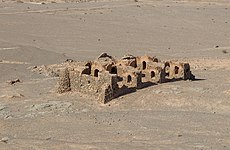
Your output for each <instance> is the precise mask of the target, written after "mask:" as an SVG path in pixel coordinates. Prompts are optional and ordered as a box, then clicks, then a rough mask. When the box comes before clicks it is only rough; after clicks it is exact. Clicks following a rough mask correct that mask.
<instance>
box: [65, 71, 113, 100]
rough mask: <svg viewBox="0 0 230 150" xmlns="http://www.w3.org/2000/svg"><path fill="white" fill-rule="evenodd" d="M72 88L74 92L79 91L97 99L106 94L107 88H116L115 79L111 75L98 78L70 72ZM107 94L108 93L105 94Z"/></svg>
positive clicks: (101, 75)
mask: <svg viewBox="0 0 230 150" xmlns="http://www.w3.org/2000/svg"><path fill="white" fill-rule="evenodd" d="M69 75H70V77H69V78H70V87H71V90H73V91H79V92H82V93H85V94H88V95H91V96H93V97H95V98H98V97H99V96H101V93H105V91H104V90H106V89H105V88H104V87H105V86H110V87H111V88H113V87H114V85H113V84H115V83H113V78H112V76H111V75H109V74H106V73H105V74H104V73H103V74H100V73H99V76H98V77H94V76H91V75H85V74H80V73H78V72H74V71H70V73H69ZM110 92H111V91H110ZM105 94H106V93H105Z"/></svg>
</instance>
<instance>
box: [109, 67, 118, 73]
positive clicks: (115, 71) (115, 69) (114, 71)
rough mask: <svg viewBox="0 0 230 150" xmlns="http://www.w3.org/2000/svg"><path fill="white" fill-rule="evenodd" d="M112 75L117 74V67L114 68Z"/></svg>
mask: <svg viewBox="0 0 230 150" xmlns="http://www.w3.org/2000/svg"><path fill="white" fill-rule="evenodd" d="M110 73H112V74H117V67H115V66H114V67H112V69H111V72H110Z"/></svg>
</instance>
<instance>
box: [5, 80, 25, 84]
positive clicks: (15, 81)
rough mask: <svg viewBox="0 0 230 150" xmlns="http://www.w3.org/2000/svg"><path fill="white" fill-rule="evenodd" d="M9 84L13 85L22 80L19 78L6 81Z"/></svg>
mask: <svg viewBox="0 0 230 150" xmlns="http://www.w3.org/2000/svg"><path fill="white" fill-rule="evenodd" d="M7 82H8V83H9V84H10V85H13V84H15V83H19V82H22V81H21V80H20V79H15V80H10V81H7Z"/></svg>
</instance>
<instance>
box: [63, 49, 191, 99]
mask: <svg viewBox="0 0 230 150" xmlns="http://www.w3.org/2000/svg"><path fill="white" fill-rule="evenodd" d="M175 79H182V80H188V79H190V80H192V79H194V76H193V75H192V73H191V71H190V66H189V64H188V63H180V62H172V61H167V62H160V61H159V60H158V59H157V58H155V57H150V56H138V57H134V56H132V55H127V56H124V57H122V58H121V59H114V58H113V57H111V56H109V55H107V54H106V53H103V54H101V55H100V56H99V57H98V58H97V59H96V60H93V61H86V62H74V61H68V62H66V63H65V65H64V67H63V69H62V70H61V71H60V74H59V83H58V92H59V93H63V92H67V91H70V90H71V91H78V92H82V93H85V94H87V95H90V96H93V97H95V98H97V99H98V100H99V101H100V102H101V103H106V102H108V101H110V100H112V99H114V98H116V97H118V96H121V95H124V94H127V93H130V92H133V91H135V90H137V89H139V88H143V87H146V86H149V85H152V84H157V83H163V82H167V81H171V80H175Z"/></svg>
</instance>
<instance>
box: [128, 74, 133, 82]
mask: <svg viewBox="0 0 230 150" xmlns="http://www.w3.org/2000/svg"><path fill="white" fill-rule="evenodd" d="M131 81H132V77H131V76H130V75H128V77H127V82H128V83H130V82H131Z"/></svg>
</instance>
